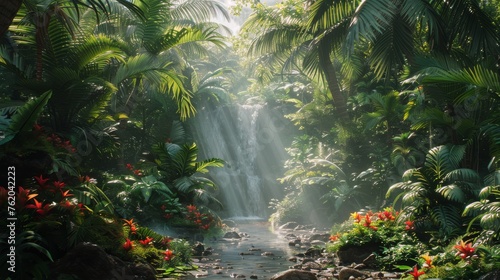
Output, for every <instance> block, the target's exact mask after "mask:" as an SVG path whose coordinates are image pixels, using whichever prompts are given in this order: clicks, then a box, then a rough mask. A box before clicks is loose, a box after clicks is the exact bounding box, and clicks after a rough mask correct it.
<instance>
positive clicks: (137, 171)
mask: <svg viewBox="0 0 500 280" xmlns="http://www.w3.org/2000/svg"><path fill="white" fill-rule="evenodd" d="M125 168H127V169H128V170H130V171H132V172H133V173H134V175H137V176H142V175H143V173H142V171H141V170H140V169H135V168H134V166H133V165H132V164H130V163H127V164H125Z"/></svg>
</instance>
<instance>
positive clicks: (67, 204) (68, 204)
mask: <svg viewBox="0 0 500 280" xmlns="http://www.w3.org/2000/svg"><path fill="white" fill-rule="evenodd" d="M59 205H60V206H61V207H64V208H66V209H68V210H73V209H75V205H74V204H72V203H71V202H70V201H69V200H67V199H66V200H63V201H61V202H59Z"/></svg>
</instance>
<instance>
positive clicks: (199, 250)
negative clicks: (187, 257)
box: [193, 242, 205, 256]
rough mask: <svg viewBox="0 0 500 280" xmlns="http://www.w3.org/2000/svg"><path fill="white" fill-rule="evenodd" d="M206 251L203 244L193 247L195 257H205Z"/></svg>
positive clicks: (199, 243) (198, 243)
mask: <svg viewBox="0 0 500 280" xmlns="http://www.w3.org/2000/svg"><path fill="white" fill-rule="evenodd" d="M204 251H205V245H203V243H201V242H197V243H196V244H195V245H194V246H193V256H203V252H204Z"/></svg>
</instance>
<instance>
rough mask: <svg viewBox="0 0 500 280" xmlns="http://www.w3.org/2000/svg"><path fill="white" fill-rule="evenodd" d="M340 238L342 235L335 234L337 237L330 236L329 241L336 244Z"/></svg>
mask: <svg viewBox="0 0 500 280" xmlns="http://www.w3.org/2000/svg"><path fill="white" fill-rule="evenodd" d="M339 238H340V234H338V233H337V234H335V235H333V234H332V235H330V238H329V239H330V241H332V242H334V241H337V240H339Z"/></svg>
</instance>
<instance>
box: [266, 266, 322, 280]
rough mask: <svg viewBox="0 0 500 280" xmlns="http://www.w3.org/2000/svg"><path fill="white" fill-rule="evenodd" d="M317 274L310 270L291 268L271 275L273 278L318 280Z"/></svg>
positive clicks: (276, 279)
mask: <svg viewBox="0 0 500 280" xmlns="http://www.w3.org/2000/svg"><path fill="white" fill-rule="evenodd" d="M317 279H318V278H317V277H316V274H314V273H312V272H310V271H304V270H298V269H289V270H286V271H283V272H279V273H277V274H275V275H273V276H272V277H271V280H317Z"/></svg>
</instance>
